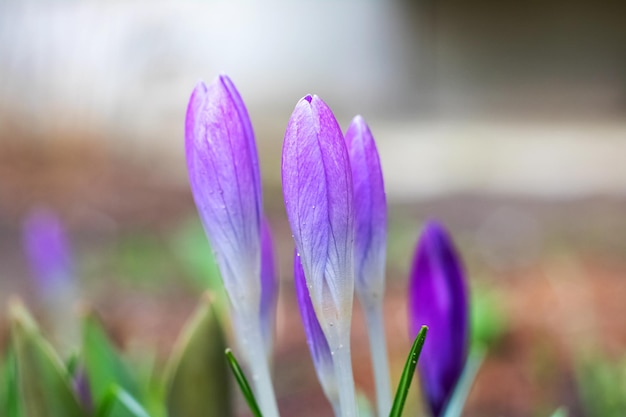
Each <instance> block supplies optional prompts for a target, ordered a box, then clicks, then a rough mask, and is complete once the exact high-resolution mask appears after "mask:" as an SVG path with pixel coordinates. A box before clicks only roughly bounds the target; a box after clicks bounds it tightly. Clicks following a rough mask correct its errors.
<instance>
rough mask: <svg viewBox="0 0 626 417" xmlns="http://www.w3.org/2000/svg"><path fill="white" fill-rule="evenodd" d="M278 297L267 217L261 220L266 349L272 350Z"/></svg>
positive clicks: (262, 287) (272, 244) (262, 321)
mask: <svg viewBox="0 0 626 417" xmlns="http://www.w3.org/2000/svg"><path fill="white" fill-rule="evenodd" d="M277 299H278V276H277V273H276V261H275V257H274V242H273V240H272V231H271V229H270V225H269V223H268V222H267V219H266V218H265V217H263V219H262V221H261V306H260V310H259V316H260V318H261V331H262V332H263V340H264V342H265V351H266V352H267V354H268V355H269V354H270V352H271V351H272V345H273V339H274V328H275V322H276V320H275V319H276V302H277Z"/></svg>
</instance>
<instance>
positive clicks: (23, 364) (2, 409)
mask: <svg viewBox="0 0 626 417" xmlns="http://www.w3.org/2000/svg"><path fill="white" fill-rule="evenodd" d="M10 337H11V341H12V344H11V345H10V346H9V349H8V350H7V351H6V352H5V354H4V357H3V358H2V361H1V362H0V416H6V417H165V416H166V414H167V413H166V412H165V410H166V403H167V405H168V408H169V415H170V416H171V417H196V416H198V415H199V414H198V410H201V411H202V413H201V415H202V416H206V417H228V416H231V415H232V405H231V396H230V393H229V389H228V386H229V384H228V377H227V372H226V362H225V359H224V349H225V342H224V337H223V334H222V331H221V327H220V324H219V320H218V318H217V315H216V314H214V313H213V310H212V307H211V305H210V297H206V296H205V297H203V299H202V301H201V303H200V307H199V308H198V310H197V313H196V314H195V315H194V317H192V319H191V320H190V321H189V324H187V325H186V326H185V330H184V331H183V332H182V335H181V336H180V338H179V341H178V342H177V348H176V349H175V353H174V355H173V356H172V360H170V365H169V367H168V369H169V371H168V374H167V375H165V376H164V375H162V374H161V373H158V372H156V371H155V370H156V368H155V367H154V366H151V365H148V366H139V367H137V366H134V365H136V363H133V366H129V364H128V362H127V361H126V360H125V359H124V358H122V355H121V354H120V353H119V352H118V351H117V349H116V348H115V347H114V346H113V344H112V343H111V342H110V340H109V338H108V336H107V334H106V332H105V331H104V329H103V327H102V325H101V324H100V321H99V320H98V319H97V318H96V316H95V315H94V314H93V313H88V314H86V315H85V316H84V317H83V326H82V345H81V348H80V352H78V354H76V355H72V356H71V357H70V358H69V360H67V361H66V362H63V361H62V360H61V358H60V357H59V356H58V355H57V353H56V352H55V351H54V349H53V347H52V346H51V345H50V343H49V342H48V341H47V340H46V339H45V338H44V337H43V335H42V334H41V333H40V331H39V329H38V327H37V325H36V323H35V321H34V320H33V318H32V317H31V315H30V313H29V312H28V311H27V310H26V308H25V307H23V306H22V304H21V303H19V302H14V303H12V305H11V333H10ZM220 341H221V342H220ZM147 362H151V361H144V362H143V363H142V364H140V365H146V363H147ZM80 369H84V371H85V375H86V377H87V378H86V380H87V384H86V391H85V390H81V389H79V388H77V385H76V383H77V380H76V379H75V378H76V375H77V374H78V373H79V371H78V370H80ZM85 392H87V393H88V394H87V395H85ZM190 393H195V398H196V399H197V400H198V401H196V402H193V403H191V402H189V400H190V398H191V396H190ZM87 397H88V398H89V401H88V400H87ZM148 410H149V411H148Z"/></svg>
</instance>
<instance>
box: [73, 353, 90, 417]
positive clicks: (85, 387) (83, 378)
mask: <svg viewBox="0 0 626 417" xmlns="http://www.w3.org/2000/svg"><path fill="white" fill-rule="evenodd" d="M72 387H73V388H74V392H75V393H76V397H77V398H78V402H79V403H80V405H81V406H82V407H83V409H84V410H85V411H87V412H89V413H91V412H92V411H93V398H92V396H91V388H90V386H89V379H88V378H87V372H85V368H84V367H83V366H82V365H78V369H76V371H75V372H74V375H73V377H72Z"/></svg>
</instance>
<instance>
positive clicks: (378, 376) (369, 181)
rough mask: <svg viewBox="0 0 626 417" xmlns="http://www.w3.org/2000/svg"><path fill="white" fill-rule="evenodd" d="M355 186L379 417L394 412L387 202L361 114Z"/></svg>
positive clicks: (361, 286) (359, 280)
mask: <svg viewBox="0 0 626 417" xmlns="http://www.w3.org/2000/svg"><path fill="white" fill-rule="evenodd" d="M346 144H347V146H348V152H349V153H350V166H351V168H352V181H353V184H354V201H355V203H356V204H355V205H354V213H355V236H354V275H355V283H354V284H355V288H356V293H357V296H358V297H359V302H360V304H361V307H362V308H363V312H364V314H365V321H366V324H367V330H368V335H369V342H370V351H371V353H372V366H373V368H374V377H375V378H374V380H375V382H376V403H377V408H378V415H379V416H383V415H386V414H389V411H390V410H391V383H390V381H389V363H388V361H387V346H386V344H385V328H384V327H385V326H384V317H383V294H384V292H385V254H386V243H387V200H386V198H385V187H384V184H383V173H382V170H381V167H380V160H379V157H378V150H377V149H376V144H375V143H374V137H373V136H372V132H371V131H370V129H369V127H368V126H367V124H366V123H365V120H363V118H362V117H361V116H356V117H355V118H354V119H353V120H352V123H350V126H349V127H348V130H347V131H346Z"/></svg>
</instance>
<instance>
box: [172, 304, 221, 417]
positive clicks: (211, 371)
mask: <svg viewBox="0 0 626 417" xmlns="http://www.w3.org/2000/svg"><path fill="white" fill-rule="evenodd" d="M225 348H226V342H225V338H224V334H223V332H222V329H221V326H220V324H219V320H218V318H217V316H216V314H215V312H214V310H213V308H212V304H211V300H210V297H209V296H208V295H206V296H204V297H203V298H202V300H201V301H200V303H199V305H198V307H197V309H196V312H195V313H194V315H193V316H192V317H191V319H190V320H189V321H188V323H187V324H186V325H185V327H184V329H183V331H182V332H181V335H180V336H179V338H178V341H177V342H176V345H175V347H174V351H173V354H172V356H171V358H170V360H169V363H168V365H167V371H166V377H165V398H166V404H167V410H168V415H169V417H227V416H231V415H233V407H232V396H231V383H230V377H229V375H228V367H227V365H226V363H225V361H224V349H225Z"/></svg>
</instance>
